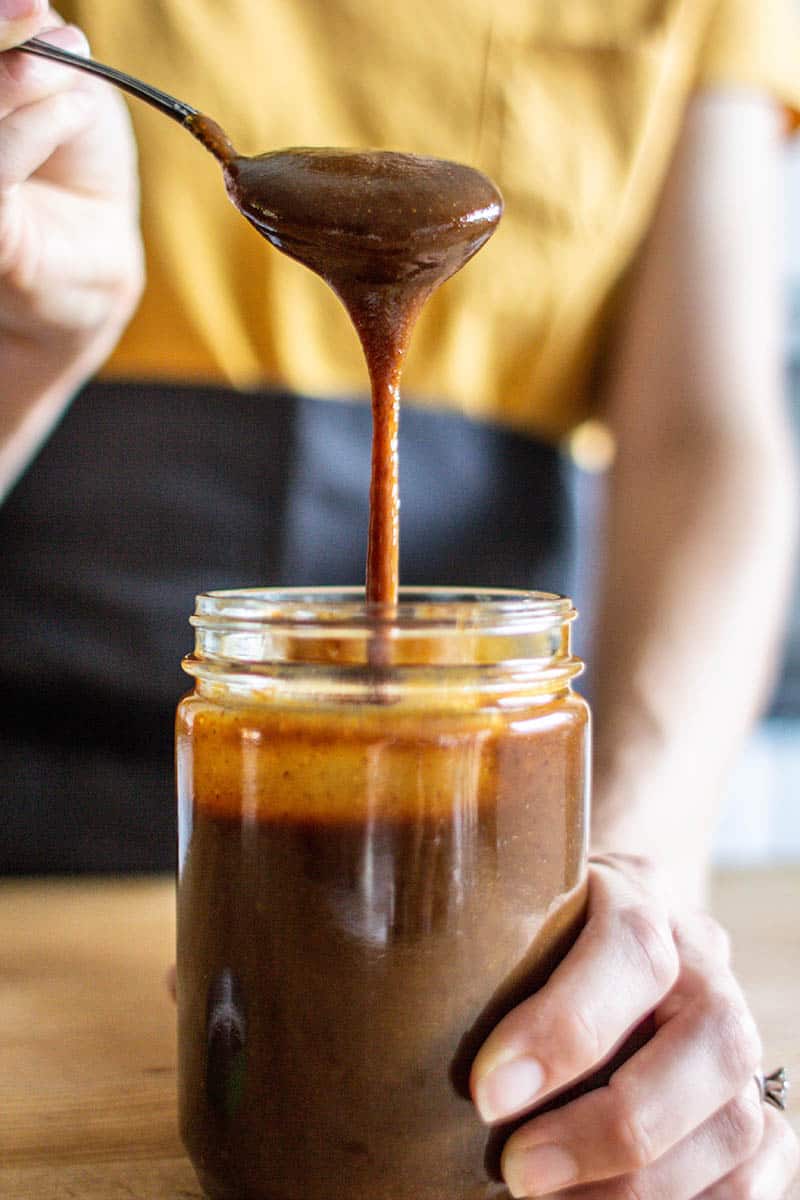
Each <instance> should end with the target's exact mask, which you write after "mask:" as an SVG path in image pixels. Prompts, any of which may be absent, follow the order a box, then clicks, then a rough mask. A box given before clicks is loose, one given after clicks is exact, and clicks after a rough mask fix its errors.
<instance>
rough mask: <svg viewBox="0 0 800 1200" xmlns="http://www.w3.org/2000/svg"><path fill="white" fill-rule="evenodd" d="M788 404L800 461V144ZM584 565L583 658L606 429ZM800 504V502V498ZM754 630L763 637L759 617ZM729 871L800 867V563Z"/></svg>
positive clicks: (793, 161)
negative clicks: (787, 865)
mask: <svg viewBox="0 0 800 1200" xmlns="http://www.w3.org/2000/svg"><path fill="white" fill-rule="evenodd" d="M786 192H787V199H786V212H787V214H788V219H787V229H786V291H787V310H788V322H787V341H786V372H787V401H788V404H789V406H790V414H791V419H792V425H793V429H794V437H795V446H796V451H797V455H798V461H800V219H798V214H800V136H795V137H794V138H793V139H792V140H791V141H790V142H788V144H787V151H786ZM572 451H573V459H574V460H575V472H574V504H575V516H576V524H577V528H578V561H577V567H576V581H575V586H574V593H575V597H576V602H577V604H578V608H579V610H580V611H581V613H582V616H588V621H586V622H584V627H583V630H582V632H581V633H579V635H578V639H577V645H578V652H579V653H582V652H585V650H586V638H587V636H588V635H589V632H590V629H589V625H590V622H591V612H592V609H593V602H592V597H593V592H594V588H593V584H594V579H595V576H596V570H595V563H594V562H593V561H592V557H591V554H590V552H589V546H590V545H591V543H592V542H593V540H594V534H593V531H594V530H595V529H596V527H597V524H598V522H599V521H601V520H602V505H603V477H602V471H603V468H604V466H605V465H606V463H607V462H608V459H609V457H610V456H611V455H612V454H613V447H612V446H611V445H610V444H609V443H608V440H607V436H606V435H605V434H604V431H603V429H602V427H596V426H595V423H594V422H592V423H587V427H581V429H579V430H578V431H577V433H576V435H574V436H573V439H572ZM798 504H800V495H798ZM753 628H754V629H757V616H756V615H755V614H754V624H753ZM715 858H716V862H717V863H718V864H719V865H721V866H737V865H740V866H745V865H760V864H764V863H776V864H777V863H781V862H800V563H798V566H797V568H796V570H795V591H794V599H793V603H792V608H791V613H790V619H789V625H788V629H787V634H786V646H785V654H784V661H783V668H782V671H781V675H780V679H779V681H778V683H777V686H776V690H775V694H774V696H773V698H772V702H771V704H770V707H769V711H768V714H767V716H766V717H765V719H764V720H763V721H762V722H761V724H760V726H759V728H758V729H757V730H756V732H755V733H754V735H753V736H752V737H751V739H750V742H749V744H748V745H747V747H746V748H745V751H744V753H743V754H742V756H741V758H740V760H739V762H738V763H737V764H736V766H735V768H734V771H733V774H732V777H731V780H730V784H729V788H728V792H727V795H726V796H725V800H724V805H723V811H722V818H721V822H720V827H719V830H718V834H717V844H716V851H715Z"/></svg>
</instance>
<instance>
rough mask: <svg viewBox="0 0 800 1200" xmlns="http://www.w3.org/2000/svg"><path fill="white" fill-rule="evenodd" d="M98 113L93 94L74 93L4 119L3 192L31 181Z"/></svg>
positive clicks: (0, 133) (0, 134)
mask: <svg viewBox="0 0 800 1200" xmlns="http://www.w3.org/2000/svg"><path fill="white" fill-rule="evenodd" d="M94 111H95V98H94V96H93V95H92V94H91V92H86V91H79V90H72V91H69V92H63V93H59V94H56V95H52V96H48V97H47V98H46V99H44V100H38V101H37V102H36V103H35V104H29V105H27V106H26V107H25V108H20V109H17V111H16V112H13V113H11V114H10V115H9V116H7V117H5V118H4V119H3V120H0V193H2V192H6V191H9V190H10V189H11V188H13V187H15V186H16V185H17V184H20V183H24V182H25V181H26V180H27V179H30V177H31V176H32V175H34V174H35V173H36V172H37V171H38V170H39V168H40V167H41V166H42V165H43V164H44V163H46V162H47V160H48V159H49V158H51V157H52V155H53V154H54V153H55V151H56V150H57V149H58V147H59V146H61V145H63V143H64V142H66V141H68V140H69V139H70V138H72V137H75V136H76V134H78V133H80V132H81V130H82V129H84V128H85V127H86V125H88V123H89V122H90V121H91V119H92V116H93V113H94ZM0 202H2V196H0Z"/></svg>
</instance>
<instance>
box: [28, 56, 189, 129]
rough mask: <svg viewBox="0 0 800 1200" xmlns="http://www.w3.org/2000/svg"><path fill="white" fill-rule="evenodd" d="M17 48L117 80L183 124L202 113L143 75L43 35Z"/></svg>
mask: <svg viewBox="0 0 800 1200" xmlns="http://www.w3.org/2000/svg"><path fill="white" fill-rule="evenodd" d="M17 50H25V51H26V52H27V53H28V54H38V55H40V56H41V57H42V58H52V59H54V60H55V61H56V62H60V63H65V64H66V65H67V66H70V67H76V68H77V69H78V70H79V71H86V73H87V74H89V75H100V76H101V77H102V78H103V79H107V80H109V82H110V83H113V84H116V86H117V87H118V88H122V90H123V91H124V92H130V94H131V95H132V96H137V97H138V98H139V99H140V100H144V101H146V103H147V104H152V106H153V108H157V109H158V110H159V112H162V113H164V114H165V115H166V116H168V117H172V118H173V120H175V121H179V122H180V123H181V125H186V124H188V123H190V122H191V121H192V119H193V118H195V117H197V116H198V115H199V114H198V111H197V109H196V108H192V106H191V105H190V104H184V102H183V101H182V100H176V99H175V97H174V96H170V95H168V93H167V92H162V91H161V89H160V88H156V87H151V86H150V84H149V83H142V81H141V79H135V78H134V76H133V75H126V74H125V72H124V71H118V70H117V69H116V68H115V67H107V66H105V64H104V63H99V62H95V60H94V59H92V58H83V57H82V56H81V55H80V54H72V53H70V51H69V50H62V49H61V48H60V47H59V46H53V45H51V44H50V42H43V41H42V40H41V39H40V38H29V39H28V41H27V42H23V43H22V44H21V45H20V46H17Z"/></svg>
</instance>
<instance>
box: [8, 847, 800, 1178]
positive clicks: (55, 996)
mask: <svg viewBox="0 0 800 1200" xmlns="http://www.w3.org/2000/svg"><path fill="white" fill-rule="evenodd" d="M799 897H800V869H797V870H789V869H784V870H774V871H762V872H743V873H731V874H724V875H721V876H720V877H719V879H718V880H717V884H716V910H717V912H718V914H719V915H720V916H721V917H722V919H723V920H724V921H725V923H726V924H727V926H728V927H729V928H730V929H731V930H732V932H733V934H734V939H735V946H736V957H737V962H738V967H739V972H740V975H741V977H742V978H743V979H744V981H745V983H746V985H747V988H748V992H749V995H750V999H751V1001H752V1004H753V1007H754V1009H755V1011H756V1014H757V1016H758V1019H759V1021H760V1024H761V1028H762V1032H763V1035H764V1041H765V1044H766V1060H765V1061H766V1062H767V1063H768V1064H769V1065H770V1066H773V1065H777V1064H784V1065H786V1066H787V1067H788V1068H789V1069H790V1070H792V1071H793V1075H794V1079H795V1080H796V1081H797V1083H798V1085H799V1086H798V1089H797V1090H796V1091H795V1093H794V1106H793V1120H794V1122H795V1126H796V1127H797V1128H798V1130H799V1131H800V1095H798V1090H800V1012H799V1011H798V979H799V978H800V935H799V934H798V922H799V920H800V918H799V917H798V912H799V911H800V904H798V898H799ZM173 906H174V898H173V886H172V883H171V881H168V880H163V879H156V880H135V881H118V880H114V881H108V880H91V881H88V882H87V881H85V880H82V881H61V880H56V881H24V882H14V881H5V882H0V1197H2V1198H3V1200H70V1198H73V1197H74V1198H75V1200H190V1198H191V1200H198V1198H199V1197H201V1195H202V1193H201V1192H200V1189H199V1187H198V1185H197V1183H196V1181H195V1178H194V1174H193V1172H192V1169H191V1167H190V1166H189V1163H188V1162H187V1160H186V1158H185V1156H184V1155H183V1152H182V1150H181V1146H180V1143H179V1141H178V1136H177V1133H176V1129H175V1040H174V1011H173V1007H172V1003H171V1001H170V1000H169V998H168V996H167V992H166V988H165V986H164V974H165V970H166V967H167V965H168V964H169V963H170V962H171V961H172V945H173V938H174V912H173Z"/></svg>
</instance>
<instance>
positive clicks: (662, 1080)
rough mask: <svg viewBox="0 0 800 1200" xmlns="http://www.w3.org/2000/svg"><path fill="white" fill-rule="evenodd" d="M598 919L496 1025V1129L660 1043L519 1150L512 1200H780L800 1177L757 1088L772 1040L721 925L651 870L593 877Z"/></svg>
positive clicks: (779, 1124) (481, 1097) (480, 1093)
mask: <svg viewBox="0 0 800 1200" xmlns="http://www.w3.org/2000/svg"><path fill="white" fill-rule="evenodd" d="M590 872H591V875H590V893H589V912H588V921H587V924H586V927H585V929H584V930H583V932H582V933H581V936H580V937H579V939H578V941H577V942H576V944H575V947H574V948H573V950H572V951H571V953H570V954H569V955H568V956H567V958H566V959H565V960H564V962H563V963H562V964H561V965H560V966H559V967H558V969H557V970H556V971H555V972H554V974H553V975H552V977H551V978H550V980H549V981H548V983H547V984H546V985H545V986H544V987H543V988H542V989H541V991H539V992H538V993H537V994H536V995H535V996H533V997H531V998H530V999H529V1000H527V1001H525V1002H524V1003H523V1004H521V1005H520V1006H519V1007H518V1008H516V1009H514V1010H513V1012H511V1013H509V1015H508V1016H507V1017H505V1018H504V1020H503V1021H501V1022H500V1024H499V1025H498V1026H497V1028H496V1029H495V1030H494V1031H493V1032H492V1034H491V1036H490V1037H489V1038H488V1039H487V1041H486V1042H485V1043H484V1045H483V1047H482V1049H481V1050H480V1052H479V1054H478V1056H477V1058H476V1060H475V1063H474V1066H473V1070H472V1091H473V1096H474V1098H475V1102H476V1104H477V1106H478V1109H479V1112H480V1113H481V1116H482V1117H483V1118H484V1120H486V1121H487V1122H489V1123H493V1122H496V1121H504V1120H507V1119H509V1118H512V1117H515V1116H519V1115H520V1114H524V1113H526V1112H528V1111H530V1110H531V1109H533V1108H534V1106H536V1105H539V1104H540V1103H542V1102H543V1101H545V1100H547V1099H548V1098H552V1097H553V1095H554V1094H555V1093H558V1092H560V1091H562V1090H564V1089H565V1088H566V1087H567V1086H568V1085H570V1084H572V1083H575V1082H576V1081H577V1080H580V1079H582V1078H585V1077H587V1076H591V1075H592V1074H594V1073H595V1072H596V1071H597V1070H598V1068H599V1067H600V1066H601V1065H602V1064H603V1063H604V1062H606V1061H607V1060H608V1059H609V1058H610V1057H611V1056H612V1055H613V1053H614V1052H615V1050H617V1049H618V1048H619V1047H620V1045H621V1044H622V1043H624V1041H625V1040H626V1038H627V1036H628V1035H629V1034H631V1032H632V1031H633V1030H635V1029H636V1028H637V1027H638V1026H640V1025H641V1024H642V1022H644V1021H645V1020H646V1019H647V1018H648V1017H651V1018H652V1020H653V1023H654V1027H655V1034H654V1036H653V1037H652V1038H651V1039H650V1040H649V1041H647V1042H646V1044H645V1045H644V1046H642V1047H641V1048H640V1049H639V1050H638V1051H636V1052H635V1053H634V1054H633V1055H632V1056H631V1057H630V1058H629V1059H628V1060H627V1061H626V1062H625V1063H624V1064H623V1065H622V1066H620V1067H619V1068H618V1069H617V1070H616V1071H615V1072H614V1073H613V1075H612V1076H611V1078H610V1079H609V1081H608V1083H607V1084H606V1085H605V1086H600V1087H597V1088H596V1089H595V1090H593V1091H590V1092H587V1093H586V1094H583V1095H581V1096H580V1097H579V1098H578V1099H573V1100H572V1101H571V1102H570V1103H567V1104H566V1105H565V1106H564V1107H562V1108H560V1109H554V1110H552V1111H549V1112H546V1113H544V1114H542V1115H540V1116H533V1117H532V1119H531V1120H529V1121H528V1122H527V1123H525V1124H523V1125H522V1126H521V1127H520V1128H519V1129H517V1131H516V1132H514V1133H513V1134H512V1135H511V1137H510V1138H509V1140H508V1142H507V1144H506V1147H505V1150H504V1153H503V1159H502V1169H503V1174H504V1176H505V1179H506V1182H507V1184H508V1186H509V1189H510V1190H511V1192H512V1194H513V1195H514V1196H516V1197H522V1196H554V1195H561V1194H562V1191H563V1190H564V1189H570V1190H569V1191H568V1192H566V1193H565V1194H566V1196H568V1197H569V1198H570V1200H573V1198H574V1200H578V1198H579V1197H580V1198H581V1200H694V1198H699V1197H702V1198H703V1200H737V1198H739V1197H741V1200H779V1198H780V1197H783V1196H784V1195H785V1194H786V1189H787V1188H788V1186H789V1183H790V1180H791V1178H792V1177H793V1175H794V1172H795V1170H796V1169H797V1165H798V1146H797V1141H796V1139H795V1137H794V1135H793V1134H792V1132H791V1130H790V1128H789V1126H788V1124H787V1123H786V1121H785V1120H783V1118H782V1117H781V1116H780V1115H779V1114H778V1113H777V1112H775V1111H774V1110H773V1109H771V1108H769V1107H767V1106H765V1105H764V1104H763V1103H762V1101H761V1098H760V1095H759V1088H758V1084H757V1083H756V1081H755V1079H754V1076H755V1075H756V1074H757V1073H758V1072H760V1070H761V1044H760V1041H759V1037H758V1033H757V1031H756V1028H755V1025H754V1022H753V1019H752V1017H751V1015H750V1012H749V1010H748V1008H747V1004H746V1002H745V1000H744V997H743V995H742V992H741V990H740V988H739V985H738V983H737V982H736V980H735V978H734V976H733V973H732V971H731V968H730V962H729V952H728V942H727V938H726V935H725V934H724V933H723V932H722V930H721V929H720V928H719V926H718V925H717V924H716V923H715V922H714V921H713V920H712V919H711V918H710V917H707V916H705V915H703V914H700V913H697V912H679V911H677V910H676V909H674V908H673V907H671V906H670V904H669V902H668V900H667V898H666V896H665V894H664V893H663V891H662V890H661V889H660V887H659V884H658V882H657V881H656V879H655V876H654V873H653V871H652V869H651V868H650V867H649V866H648V865H647V864H646V863H644V862H643V861H642V860H635V859H627V858H622V857H617V856H608V857H606V858H602V859H597V860H595V861H593V863H592V865H591V867H590Z"/></svg>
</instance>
